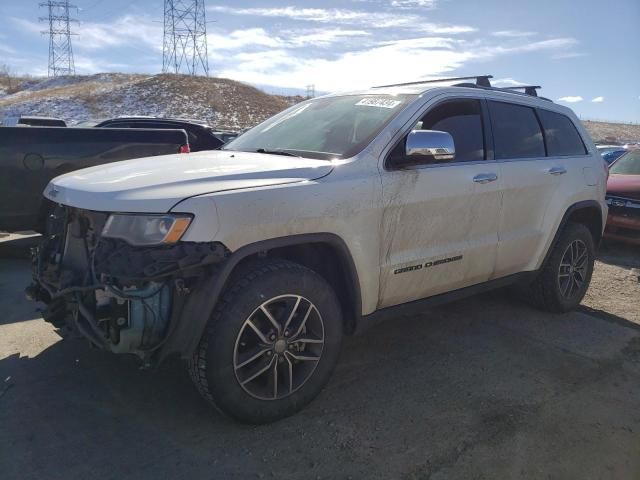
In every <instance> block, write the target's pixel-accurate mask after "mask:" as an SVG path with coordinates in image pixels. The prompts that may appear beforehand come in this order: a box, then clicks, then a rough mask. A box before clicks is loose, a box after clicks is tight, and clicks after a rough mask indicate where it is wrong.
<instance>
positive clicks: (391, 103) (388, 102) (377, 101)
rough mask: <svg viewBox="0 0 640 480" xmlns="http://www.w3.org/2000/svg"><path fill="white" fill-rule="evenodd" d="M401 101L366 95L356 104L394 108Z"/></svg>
mask: <svg viewBox="0 0 640 480" xmlns="http://www.w3.org/2000/svg"><path fill="white" fill-rule="evenodd" d="M401 103H402V102H401V101H400V100H392V99H390V98H375V97H367V98H363V99H362V100H360V101H359V102H358V103H356V105H364V106H366V107H380V108H395V107H397V106H398V105H400V104H401Z"/></svg>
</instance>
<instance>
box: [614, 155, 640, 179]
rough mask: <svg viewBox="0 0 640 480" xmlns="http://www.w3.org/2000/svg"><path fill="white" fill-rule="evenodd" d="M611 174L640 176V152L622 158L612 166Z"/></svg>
mask: <svg viewBox="0 0 640 480" xmlns="http://www.w3.org/2000/svg"><path fill="white" fill-rule="evenodd" d="M609 172H610V173H615V174H618V175H640V150H636V151H635V152H629V153H627V154H626V155H623V156H622V157H620V158H619V159H618V160H616V162H615V163H614V164H613V165H611V168H610V169H609Z"/></svg>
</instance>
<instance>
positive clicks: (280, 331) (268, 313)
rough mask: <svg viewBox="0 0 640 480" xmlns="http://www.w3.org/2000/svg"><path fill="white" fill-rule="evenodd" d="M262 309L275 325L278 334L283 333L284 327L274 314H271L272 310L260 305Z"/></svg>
mask: <svg viewBox="0 0 640 480" xmlns="http://www.w3.org/2000/svg"><path fill="white" fill-rule="evenodd" d="M260 310H261V311H262V313H264V315H265V317H267V318H268V319H269V321H270V322H271V324H272V325H273V326H274V328H275V329H276V331H277V332H278V335H282V327H281V326H280V324H279V323H278V322H277V321H276V319H275V318H273V315H271V312H269V310H267V307H265V306H264V305H260Z"/></svg>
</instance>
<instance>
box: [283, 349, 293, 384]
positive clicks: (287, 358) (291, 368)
mask: <svg viewBox="0 0 640 480" xmlns="http://www.w3.org/2000/svg"><path fill="white" fill-rule="evenodd" d="M284 359H285V360H286V361H287V372H288V373H289V393H291V392H293V363H291V359H290V358H289V357H288V356H287V355H284Z"/></svg>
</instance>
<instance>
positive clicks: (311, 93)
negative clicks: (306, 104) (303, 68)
mask: <svg viewBox="0 0 640 480" xmlns="http://www.w3.org/2000/svg"><path fill="white" fill-rule="evenodd" d="M315 96H316V86H315V85H313V84H312V85H307V98H313V97H315Z"/></svg>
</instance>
